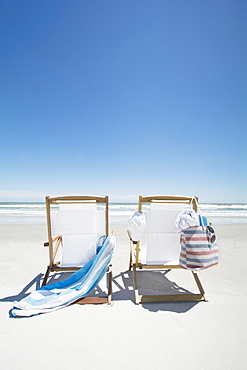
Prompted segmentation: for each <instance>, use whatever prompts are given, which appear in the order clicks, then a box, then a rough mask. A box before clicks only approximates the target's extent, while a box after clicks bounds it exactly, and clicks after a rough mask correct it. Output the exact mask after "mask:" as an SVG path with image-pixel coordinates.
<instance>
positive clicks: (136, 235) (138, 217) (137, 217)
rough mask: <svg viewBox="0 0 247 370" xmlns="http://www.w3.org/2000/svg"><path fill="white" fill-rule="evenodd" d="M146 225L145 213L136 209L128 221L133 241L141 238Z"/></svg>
mask: <svg viewBox="0 0 247 370" xmlns="http://www.w3.org/2000/svg"><path fill="white" fill-rule="evenodd" d="M145 226H146V217H145V214H144V213H140V212H137V211H136V212H135V213H134V214H133V216H132V217H131V218H130V219H129V221H128V230H129V231H130V232H131V238H132V240H133V241H135V242H137V241H138V240H140V239H141V236H142V234H143V231H144V229H145Z"/></svg>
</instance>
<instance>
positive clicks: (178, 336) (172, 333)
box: [0, 224, 247, 370]
mask: <svg viewBox="0 0 247 370" xmlns="http://www.w3.org/2000/svg"><path fill="white" fill-rule="evenodd" d="M214 228H215V230H216V234H217V242H218V246H219V257H220V261H219V265H218V266H215V267H213V268H211V269H209V270H205V271H202V272H199V276H200V279H201V282H202V284H203V286H204V289H205V291H206V296H207V298H208V300H209V301H208V302H200V303H149V304H145V305H135V304H134V296H133V288H132V275H131V273H130V272H129V271H128V257H129V242H128V237H127V233H126V228H125V227H123V226H113V229H114V230H115V236H116V238H117V250H116V253H115V255H114V258H113V300H114V304H113V305H112V306H108V305H85V306H80V305H71V306H69V307H66V308H63V309H61V310H58V311H55V312H52V313H49V314H43V315H38V316H34V317H30V318H21V319H16V318H10V317H9V310H10V309H11V308H12V304H13V301H14V300H20V299H21V298H22V297H24V296H25V295H26V294H27V293H29V292H31V291H33V290H35V289H36V288H38V287H39V286H40V281H41V280H40V279H41V277H42V274H43V273H44V272H45V269H46V265H47V263H48V250H47V248H45V247H43V243H44V241H46V226H45V225H0V233H1V241H0V264H1V270H0V271H1V280H0V341H1V342H0V358H1V369H4V370H9V369H11V370H12V369H18V370H22V369H25V370H27V369H37V370H39V369H43V368H47V369H61V370H63V369H64V370H67V369H69V368H71V369H73V370H76V369H87V370H90V369H104V368H105V369H108V370H112V369H117V370H118V369H139V368H144V369H155V370H159V369H162V370H163V369H172V370H173V369H174V370H175V369H180V368H183V369H190V370H194V369H195V370H198V369H200V370H204V369H205V370H208V369H212V370H215V369H217V370H220V369H222V370H225V369H232V370H243V369H247V351H246V348H247V284H246V278H247V269H246V261H247V237H246V236H247V235H246V234H247V225H246V224H242V225H214ZM140 274H142V272H140V273H139V278H141V275H140ZM170 274H171V275H170ZM142 276H144V275H142ZM170 276H171V277H170ZM155 279H156V275H153V273H151V275H150V279H149V281H148V284H149V287H150V288H152V289H155V290H157V291H159V292H160V291H162V289H170V288H171V287H172V286H173V281H176V282H178V283H179V284H181V285H182V284H183V286H184V288H188V285H190V284H191V282H193V278H192V275H191V273H190V272H188V271H183V270H179V271H178V270H176V271H172V272H170V273H168V274H167V275H166V278H165V281H166V287H168V288H164V287H162V285H161V281H160V276H158V277H157V279H156V280H155ZM176 279H178V281H177V280H176ZM186 284H187V286H186Z"/></svg>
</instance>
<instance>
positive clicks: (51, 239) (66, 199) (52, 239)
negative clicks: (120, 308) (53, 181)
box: [42, 196, 112, 304]
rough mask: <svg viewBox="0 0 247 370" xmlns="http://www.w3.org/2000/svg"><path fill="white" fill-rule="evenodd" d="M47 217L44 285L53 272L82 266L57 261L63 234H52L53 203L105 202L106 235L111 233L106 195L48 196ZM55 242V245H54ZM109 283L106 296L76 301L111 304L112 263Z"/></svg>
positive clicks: (79, 302) (73, 269)
mask: <svg viewBox="0 0 247 370" xmlns="http://www.w3.org/2000/svg"><path fill="white" fill-rule="evenodd" d="M45 199H46V217H47V233H48V242H46V243H44V246H46V247H49V265H48V266H47V270H46V273H45V276H44V279H43V284H42V286H44V285H46V283H47V279H48V277H49V275H50V273H51V272H62V271H77V270H79V269H80V266H74V267H60V266H59V264H58V263H56V262H55V258H56V255H57V252H58V250H59V247H60V246H61V242H62V236H61V235H56V236H52V225H51V205H52V204H94V203H95V202H96V204H99V203H100V204H103V205H104V204H105V235H106V237H107V236H108V235H109V221H108V220H109V210H108V208H109V200H108V196H106V197H94V196H62V197H52V198H51V197H49V196H47V197H46V198H45ZM54 243H55V245H54ZM107 285H108V292H107V296H104V297H84V298H81V299H79V300H77V301H76V302H74V303H78V304H86V303H93V304H98V303H108V304H111V301H112V265H110V266H109V268H108V271H107Z"/></svg>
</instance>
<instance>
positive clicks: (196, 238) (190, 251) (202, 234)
mask: <svg viewBox="0 0 247 370" xmlns="http://www.w3.org/2000/svg"><path fill="white" fill-rule="evenodd" d="M215 239H216V236H215V232H214V229H213V228H212V227H211V226H192V227H189V228H188V229H186V230H184V231H183V233H182V235H181V252H180V257H179V265H180V266H181V267H183V268H185V269H189V270H202V269H206V268H209V267H212V266H214V265H217V263H218V258H219V257H218V246H217V244H216V242H215Z"/></svg>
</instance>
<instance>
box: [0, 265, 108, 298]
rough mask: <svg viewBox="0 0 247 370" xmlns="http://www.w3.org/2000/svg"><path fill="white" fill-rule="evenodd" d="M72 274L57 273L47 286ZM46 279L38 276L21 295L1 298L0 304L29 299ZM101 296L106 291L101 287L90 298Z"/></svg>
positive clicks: (42, 275)
mask: <svg viewBox="0 0 247 370" xmlns="http://www.w3.org/2000/svg"><path fill="white" fill-rule="evenodd" d="M72 274H73V272H57V273H54V274H53V275H51V276H50V278H49V280H48V283H47V285H48V284H53V283H57V282H59V281H62V280H66V279H68V278H69V277H70V276H71V275H72ZM44 277H45V274H42V273H40V274H38V275H37V276H35V278H33V279H32V280H31V281H30V282H29V283H28V284H27V285H26V286H25V287H24V288H23V289H22V290H21V291H20V293H18V294H16V295H12V296H8V297H5V298H0V302H15V301H20V300H22V299H23V298H25V297H27V296H28V295H29V294H30V293H31V292H33V291H35V290H38V289H40V288H41V286H42V283H43V280H44ZM101 294H104V291H103V290H102V289H101V288H100V286H97V287H96V288H95V289H94V291H93V292H92V293H90V294H89V295H88V296H89V297H90V296H92V295H96V296H98V295H101Z"/></svg>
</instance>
